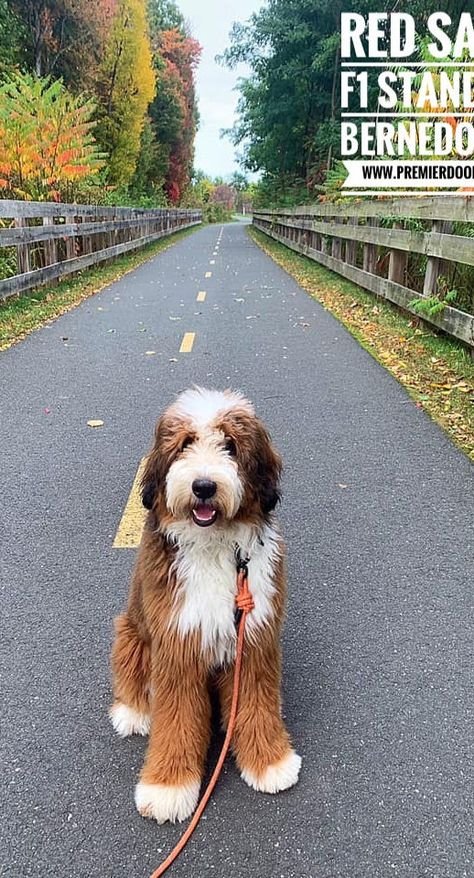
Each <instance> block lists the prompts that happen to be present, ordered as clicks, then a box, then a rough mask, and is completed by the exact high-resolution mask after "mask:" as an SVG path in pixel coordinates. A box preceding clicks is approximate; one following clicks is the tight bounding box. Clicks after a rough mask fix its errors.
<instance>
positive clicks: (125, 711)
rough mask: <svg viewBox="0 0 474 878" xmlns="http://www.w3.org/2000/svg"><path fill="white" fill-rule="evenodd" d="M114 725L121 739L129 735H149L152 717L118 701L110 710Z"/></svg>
mask: <svg viewBox="0 0 474 878" xmlns="http://www.w3.org/2000/svg"><path fill="white" fill-rule="evenodd" d="M109 716H110V719H111V721H112V725H113V727H114V729H115V731H116V732H117V734H118V735H120V737H121V738H128V736H129V735H144V736H145V735H148V733H149V731H150V717H149V715H148V714H147V713H139V712H138V710H134V709H133V707H127V705H126V704H122V702H121V701H116V702H115V704H113V705H112V707H111V708H110V710H109Z"/></svg>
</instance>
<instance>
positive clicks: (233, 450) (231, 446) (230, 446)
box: [225, 439, 237, 457]
mask: <svg viewBox="0 0 474 878" xmlns="http://www.w3.org/2000/svg"><path fill="white" fill-rule="evenodd" d="M225 450H226V451H227V453H228V454H230V456H231V457H235V455H236V454H237V446H236V444H235V442H234V440H233V439H226V441H225Z"/></svg>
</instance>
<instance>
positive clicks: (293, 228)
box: [253, 195, 474, 348]
mask: <svg viewBox="0 0 474 878" xmlns="http://www.w3.org/2000/svg"><path fill="white" fill-rule="evenodd" d="M414 218H416V219H417V220H419V221H420V222H418V226H420V227H422V228H423V227H426V228H425V229H424V230H419V229H417V230H411V229H409V228H403V226H404V225H409V224H412V225H413V223H412V222H411V223H410V221H412V220H413V219H414ZM253 222H254V225H255V226H256V227H257V228H258V229H261V231H262V232H265V234H267V235H269V236H270V237H271V238H275V240H277V241H280V242H281V243H282V244H285V245H286V246H287V247H290V248H291V249H292V250H296V251H297V252H298V253H302V254H304V255H305V256H308V257H309V258H310V259H314V260H315V262H319V263H320V264H321V265H324V266H325V267H326V268H330V269H332V271H335V272H337V273H338V274H341V275H342V276H343V277H345V278H347V279H348V280H351V281H353V282H354V283H356V284H358V285H359V286H361V287H364V289H366V290H369V291H370V292H372V293H375V294H376V295H377V296H382V297H383V298H385V299H388V300H389V301H390V302H393V303H395V304H396V305H398V306H399V307H400V308H402V309H403V310H405V311H409V312H410V313H412V314H415V315H416V316H417V317H421V318H422V319H423V320H424V321H426V322H428V323H430V324H432V325H433V326H436V327H437V328H438V329H442V330H443V331H444V332H446V333H447V334H449V335H452V336H454V337H455V338H457V339H459V340H460V341H462V342H464V343H465V344H467V345H470V346H471V348H472V347H474V316H473V315H472V314H467V313H466V312H464V311H460V310H458V309H457V308H454V307H451V306H449V305H446V306H445V307H444V309H443V310H442V311H440V312H439V313H437V314H433V315H428V314H427V313H426V312H425V311H423V312H422V313H420V312H419V311H417V310H416V309H415V308H414V307H413V306H412V305H411V304H410V303H411V302H413V300H414V299H423V298H427V297H431V296H435V295H436V293H437V290H438V280H439V278H440V276H441V275H444V274H445V273H446V264H448V265H449V264H450V263H451V264H452V263H462V264H463V265H469V266H474V237H469V231H470V232H471V234H473V233H474V226H473V227H472V228H470V229H469V228H468V229H467V230H466V234H461V235H459V234H452V231H453V225H454V223H463V224H464V223H474V197H469V196H466V197H464V196H449V195H448V196H445V195H433V196H431V195H430V196H418V197H413V198H392V199H383V200H373V201H369V200H367V201H359V202H356V201H353V202H349V201H347V202H346V203H344V204H331V203H327V202H326V203H325V204H316V205H311V206H303V207H296V208H293V209H291V210H290V209H287V210H283V209H282V210H266V211H256V212H254V218H253ZM382 223H383V224H382ZM384 249H385V252H384ZM410 253H412V254H413V253H416V254H423V255H424V256H425V257H426V268H425V273H424V283H423V291H422V292H420V291H416V290H414V289H412V288H410V286H408V284H407V267H408V257H409V254H410ZM382 256H383V258H382Z"/></svg>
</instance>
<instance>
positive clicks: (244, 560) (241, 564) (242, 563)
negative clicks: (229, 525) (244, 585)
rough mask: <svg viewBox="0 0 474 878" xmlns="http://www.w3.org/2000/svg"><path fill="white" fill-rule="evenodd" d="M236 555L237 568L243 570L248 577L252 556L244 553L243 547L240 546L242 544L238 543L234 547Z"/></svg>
mask: <svg viewBox="0 0 474 878" xmlns="http://www.w3.org/2000/svg"><path fill="white" fill-rule="evenodd" d="M234 556H235V566H236V567H237V570H242V571H243V574H244V576H245V578H246V579H247V578H248V575H249V564H250V558H249V557H248V555H247V556H244V555H242V549H241V548H240V546H237V545H236V547H235V549H234Z"/></svg>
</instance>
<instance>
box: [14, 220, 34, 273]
mask: <svg viewBox="0 0 474 878" xmlns="http://www.w3.org/2000/svg"><path fill="white" fill-rule="evenodd" d="M14 222H15V227H16V228H17V229H21V228H25V227H27V226H28V222H27V220H26V219H23V217H19V218H18V219H16V220H15V221H14ZM16 261H17V266H18V274H28V272H30V271H31V256H30V248H29V246H28V244H18V246H17V248H16Z"/></svg>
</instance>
